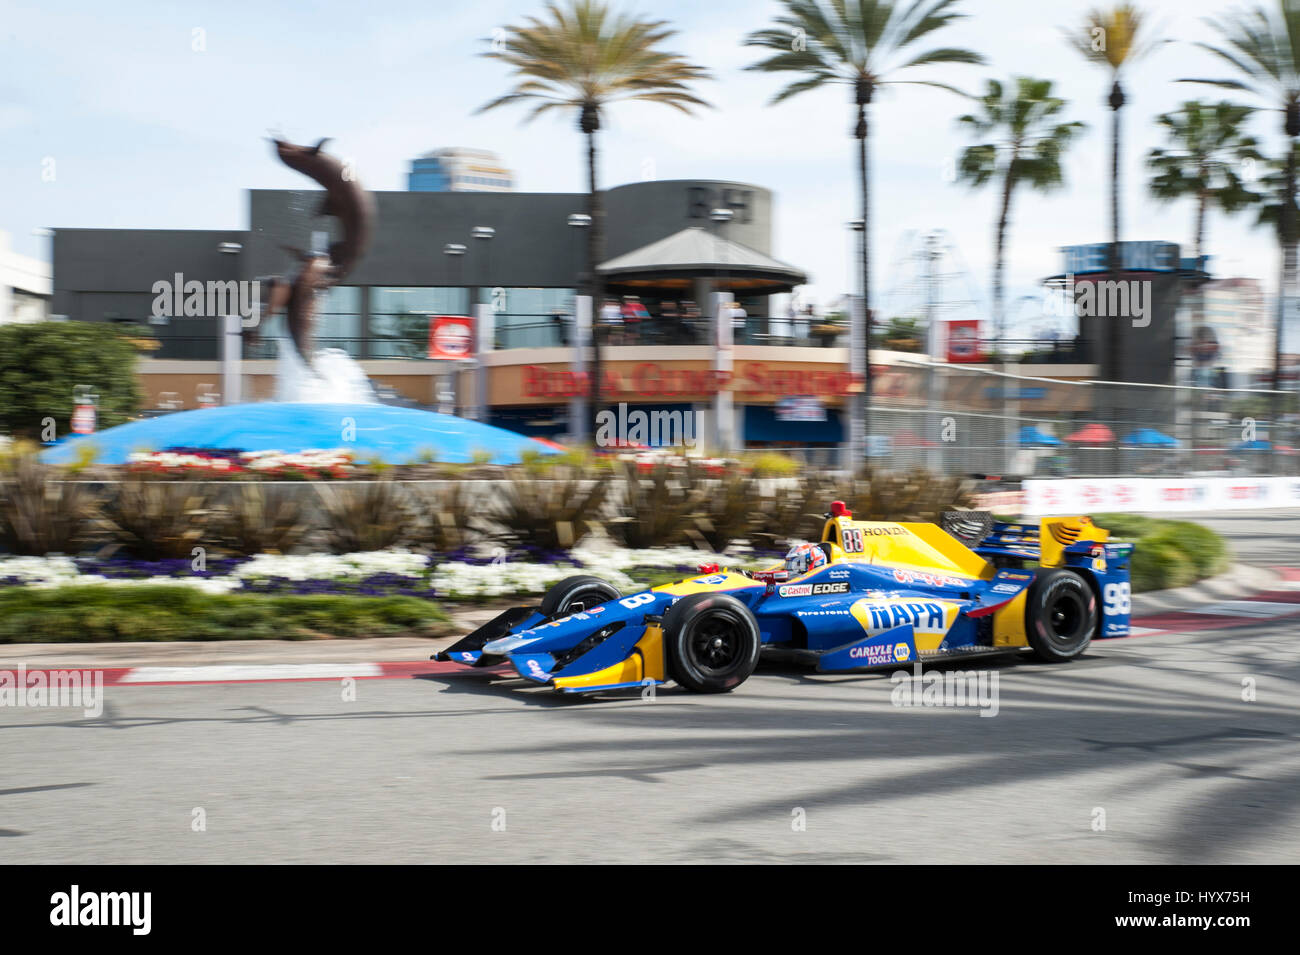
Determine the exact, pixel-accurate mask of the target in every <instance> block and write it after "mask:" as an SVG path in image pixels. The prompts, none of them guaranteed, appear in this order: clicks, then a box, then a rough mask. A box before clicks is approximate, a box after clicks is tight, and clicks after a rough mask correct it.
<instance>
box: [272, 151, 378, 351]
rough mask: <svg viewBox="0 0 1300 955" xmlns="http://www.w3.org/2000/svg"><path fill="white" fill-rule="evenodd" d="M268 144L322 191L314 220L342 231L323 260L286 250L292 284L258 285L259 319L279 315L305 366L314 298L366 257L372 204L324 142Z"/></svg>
mask: <svg viewBox="0 0 1300 955" xmlns="http://www.w3.org/2000/svg"><path fill="white" fill-rule="evenodd" d="M271 142H272V143H274V144H275V153H276V156H278V157H279V159H280V161H281V162H282V163H284V164H285V165H286V166H288V167H289V168H290V169H294V170H296V171H298V172H300V173H302V174H303V175H305V176H307V177H309V178H310V179H312V180H313V181H315V182H316V183H317V184H318V185H320V186H321V187H322V188H323V189H324V190H325V199H324V201H323V202H322V203H321V206H320V208H319V209H318V210H317V212H316V215H318V216H333V217H334V218H336V219H338V220H339V224H340V225H341V226H342V229H343V237H342V238H341V239H340V240H338V241H337V242H333V243H331V244H330V247H329V253H328V254H327V255H315V254H305V253H303V252H302V251H301V250H299V249H288V247H286V248H287V250H288V251H290V252H293V253H294V254H295V255H296V257H297V258H298V261H299V263H300V267H299V269H298V272H297V273H296V274H295V275H294V276H293V278H292V279H288V280H286V279H284V278H282V277H279V276H276V277H273V278H271V279H268V280H266V281H265V282H264V283H263V289H264V292H263V302H262V314H263V315H265V316H267V317H268V318H269V317H270V316H272V315H274V314H275V313H276V312H278V311H280V310H281V309H284V312H285V321H286V323H287V325H288V327H289V337H290V338H291V339H292V340H293V345H294V348H295V349H297V351H298V354H299V356H301V358H302V360H303V361H304V362H305V363H306V364H307V365H308V366H310V365H311V364H312V345H313V340H314V339H313V334H312V333H313V328H314V325H315V308H316V293H317V292H318V291H320V290H322V289H326V288H329V287H330V286H332V285H338V284H339V283H341V282H342V281H343V279H344V278H346V277H347V275H348V273H350V272H351V271H352V270H353V268H354V267H355V266H356V264H357V262H358V261H359V260H360V259H361V256H362V255H364V254H365V251H366V248H367V247H368V246H369V245H370V237H371V233H372V231H373V229H374V221H375V201H374V197H372V196H371V195H370V193H369V192H367V191H366V190H365V187H363V186H362V185H361V182H360V181H359V180H358V179H357V177H356V176H355V175H354V174H352V171H351V169H350V168H349V167H348V166H347V165H346V164H345V163H343V162H342V161H341V160H339V159H338V158H337V157H335V156H331V155H330V154H329V153H325V152H322V151H321V147H322V146H324V145H325V144H326V143H327V142H329V140H328V139H322V140H320V142H318V143H316V145H315V146H299V145H296V144H294V143H290V142H287V141H285V140H283V139H278V138H273V139H272V140H271Z"/></svg>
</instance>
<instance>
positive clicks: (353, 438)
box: [43, 401, 557, 464]
mask: <svg viewBox="0 0 1300 955" xmlns="http://www.w3.org/2000/svg"><path fill="white" fill-rule="evenodd" d="M85 446H92V447H93V448H94V449H95V462H96V463H98V464H126V463H127V461H128V459H129V458H130V456H131V454H132V453H133V452H136V451H162V450H164V449H166V448H225V449H237V450H240V451H284V452H288V453H292V452H297V451H307V450H311V449H322V450H325V449H334V448H343V449H346V450H348V451H351V452H352V453H353V455H354V456H355V457H356V459H357V460H361V461H366V460H372V459H379V460H381V461H384V462H386V463H388V464H415V463H418V462H419V461H420V459H421V458H424V459H425V460H427V459H428V457H429V456H430V455H432V457H433V459H434V460H436V461H439V462H446V463H451V464H468V463H471V462H472V461H474V460H475V458H476V457H477V458H479V459H482V458H483V456H485V455H486V456H487V457H488V459H489V460H490V461H491V463H493V464H516V463H518V462H519V460H520V456H521V455H522V454H523V453H524V452H525V451H533V452H537V453H541V454H555V453H557V452H556V451H555V450H554V449H553V448H551V447H548V446H546V445H544V444H542V443H541V442H539V441H534V440H533V439H532V438H527V437H524V436H523V435H520V434H515V433H514V432H513V431H506V430H505V429H503V428H495V427H492V426H491V425H487V424H482V423H481V422H478V421H470V420H469V419H467V418H458V417H456V416H455V415H446V414H438V413H437V412H434V411H419V410H417V409H414V408H401V407H396V406H393V405H379V404H303V403H298V402H272V401H267V402H258V403H255V404H244V405H228V406H225V407H220V408H200V409H199V410H197V411H178V412H176V413H175V414H169V415H163V416H162V417H159V418H150V419H147V420H143V421H132V422H130V423H128V424H123V425H118V426H117V427H115V428H108V429H107V430H105V431H101V432H99V433H98V434H91V435H85V436H80V437H75V438H70V439H68V440H66V441H63V442H61V443H60V444H58V445H56V446H55V447H52V448H49V449H47V450H46V451H44V452H43V456H44V457H45V459H46V460H47V461H50V462H52V463H55V464H66V463H70V462H72V461H74V460H76V458H77V456H78V454H79V453H80V449H81V448H83V447H85Z"/></svg>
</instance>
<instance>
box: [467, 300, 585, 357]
mask: <svg viewBox="0 0 1300 955" xmlns="http://www.w3.org/2000/svg"><path fill="white" fill-rule="evenodd" d="M479 303H480V304H482V305H491V306H492V311H493V312H494V313H495V325H496V339H497V342H496V344H497V347H498V348H556V347H559V346H562V345H567V344H568V328H569V326H570V324H571V323H572V320H573V289H571V288H494V289H493V288H481V289H479Z"/></svg>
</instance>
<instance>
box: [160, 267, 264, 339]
mask: <svg viewBox="0 0 1300 955" xmlns="http://www.w3.org/2000/svg"><path fill="white" fill-rule="evenodd" d="M150 291H151V292H153V294H154V300H153V306H152V308H151V313H152V314H153V317H154V319H155V321H156V322H158V323H162V322H163V321H165V320H166V319H171V318H221V317H222V316H224V315H238V316H239V318H240V324H241V325H242V326H243V327H244V328H256V327H257V323H258V321H259V320H260V319H261V314H262V283H261V282H258V281H256V280H254V281H251V282H243V281H235V280H234V279H230V280H228V281H224V282H223V281H215V280H209V281H207V282H200V281H199V280H198V279H188V280H187V279H186V278H185V275H184V273H182V272H177V273H176V274H175V275H174V276H172V278H170V279H159V280H158V281H157V282H154V283H153V287H152V288H151V289H150Z"/></svg>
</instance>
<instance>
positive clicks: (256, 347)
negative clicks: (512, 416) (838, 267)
mask: <svg viewBox="0 0 1300 955" xmlns="http://www.w3.org/2000/svg"><path fill="white" fill-rule="evenodd" d="M521 319H523V320H522V321H521ZM572 334H573V324H572V320H571V319H569V318H568V317H567V316H549V315H527V316H521V315H512V316H500V315H498V316H497V318H496V342H495V347H496V349H497V350H499V351H506V350H511V349H518V348H568V347H570V346H571V345H572V343H573V340H572V337H571V336H572ZM732 334H733V336H734V340H735V344H737V345H774V346H775V345H784V346H803V347H826V348H830V347H834V346H837V345H846V344H847V343H848V331H847V330H846V329H844V328H843V327H841V326H838V325H817V324H811V325H810V324H809V323H803V324H796V323H793V322H791V321H789V320H788V319H774V318H766V317H763V316H753V317H750V318H747V319H745V320H744V322H743V324H742V323H739V322H738V323H737V324H735V325H733V327H732ZM601 340H602V342H603V343H604V344H606V345H611V346H619V345H629V346H636V345H646V346H658V347H664V346H671V345H709V344H710V343H711V342H712V341H713V330H712V328H710V326H709V323H708V322H707V321H706V320H704V319H663V318H651V319H649V320H644V319H643V320H641V321H639V322H625V323H623V324H622V325H611V326H605V332H604V334H603V336H602V339H601ZM158 341H159V348H158V349H157V350H155V351H153V352H151V353H150V357H151V358H159V359H181V360H190V361H217V360H219V359H220V358H221V344H220V342H219V340H218V339H217V338H216V337H214V336H210V335H209V336H202V335H193V336H180V335H169V336H167V337H165V338H160V339H159V340H158ZM315 343H316V347H317V348H341V349H342V350H343V351H345V352H347V353H348V354H349V355H351V356H352V357H353V358H355V359H358V360H363V359H411V358H414V359H422V358H426V357H427V356H428V351H429V341H428V335H427V332H420V333H415V332H412V333H411V334H407V335H402V336H376V335H370V336H361V337H348V338H339V337H324V336H321V337H318V338H316V339H315ZM278 354H279V352H278V346H277V345H276V339H274V338H260V339H257V340H255V341H254V340H245V342H244V358H245V359H248V360H258V359H263V360H265V359H274V358H275V357H276V356H277V355H278Z"/></svg>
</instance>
